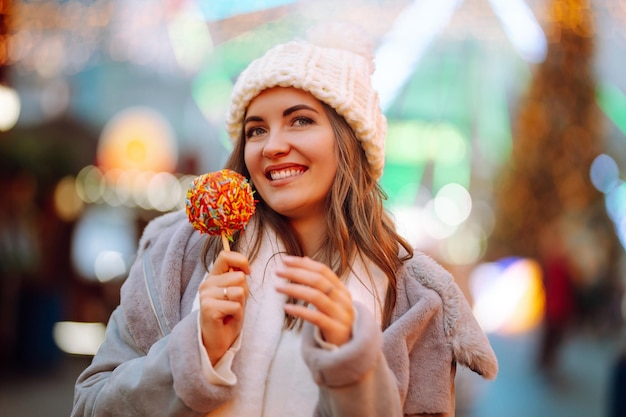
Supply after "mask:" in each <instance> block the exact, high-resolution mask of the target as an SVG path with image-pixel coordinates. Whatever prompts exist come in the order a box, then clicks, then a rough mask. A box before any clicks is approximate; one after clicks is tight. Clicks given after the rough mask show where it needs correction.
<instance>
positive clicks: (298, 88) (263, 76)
mask: <svg viewBox="0 0 626 417" xmlns="http://www.w3.org/2000/svg"><path fill="white" fill-rule="evenodd" d="M372 70H373V66H372V61H371V58H370V57H369V56H364V55H363V54H362V53H355V52H352V51H349V50H344V49H337V48H334V47H324V46H321V45H316V44H313V43H308V42H290V43H287V44H283V45H279V46H277V47H275V48H273V49H271V50H270V51H268V52H267V53H266V54H265V55H264V56H263V57H261V58H259V59H257V60H256V61H254V62H253V63H251V64H250V66H249V67H248V68H247V69H246V70H245V71H244V72H243V73H242V74H241V75H240V77H239V79H238V80H237V83H236V85H235V88H234V90H233V97H232V103H231V108H230V111H229V114H228V119H227V130H228V132H229V134H230V136H231V139H232V140H233V142H234V150H233V152H232V154H231V157H230V159H229V160H228V162H227V164H226V166H227V167H228V168H231V169H233V170H235V171H238V172H240V173H241V174H243V175H244V176H246V177H247V178H248V179H249V180H250V182H251V184H252V185H253V187H254V189H255V191H256V194H255V197H256V199H257V200H258V204H257V209H256V214H255V216H254V217H253V219H252V220H251V222H250V224H249V225H248V227H247V229H246V231H245V232H244V233H241V234H238V235H236V236H235V238H234V242H233V244H232V245H231V247H232V251H229V252H226V251H223V250H221V243H220V240H219V239H218V238H214V237H209V238H205V237H204V236H202V237H201V236H200V235H199V234H198V233H197V232H194V230H193V228H192V227H191V226H190V225H189V223H188V221H187V219H186V216H185V215H184V213H181V212H179V213H172V214H167V215H165V216H162V217H160V218H158V219H156V220H155V221H153V222H152V223H151V224H149V225H148V226H147V228H146V230H145V232H144V235H143V237H142V239H141V242H140V247H139V253H138V258H137V260H136V262H135V264H134V265H133V267H132V268H131V271H130V275H129V277H128V279H127V281H126V282H125V284H124V286H123V288H122V293H121V303H120V307H119V308H118V309H116V311H115V312H114V313H113V314H112V316H111V319H110V322H109V324H108V327H107V335H106V339H105V341H104V343H103V345H102V347H101V349H100V350H99V352H98V353H97V354H96V356H95V357H94V359H93V363H92V364H91V365H90V366H89V367H88V368H87V369H86V370H85V371H84V372H83V373H82V375H81V376H80V377H79V378H78V381H77V384H76V395H75V406H74V410H73V415H75V416H78V415H90V416H91V415H93V416H99V415H120V416H121V415H129V416H130V415H133V416H134V415H150V416H200V415H207V416H272V417H275V416H313V415H314V416H360V417H362V416H385V417H389V416H402V415H407V416H419V415H439V416H452V415H454V375H455V370H456V363H457V362H460V363H461V364H463V365H466V366H469V367H470V368H472V369H473V370H475V371H476V372H478V373H480V374H482V375H484V376H485V377H487V378H494V377H495V375H496V373H497V362H496V359H495V356H494V354H493V351H492V349H491V347H490V346H489V343H488V341H487V339H486V337H485V335H484V333H483V332H482V331H481V330H480V328H479V326H478V325H477V323H476V321H475V320H474V318H473V316H472V313H471V310H470V308H469V306H468V305H467V303H466V301H465V299H464V298H463V295H462V293H461V292H460V291H459V289H458V287H457V286H456V284H455V283H454V280H453V279H452V278H451V276H450V275H449V274H448V273H447V272H445V271H444V270H443V268H441V267H440V266H439V265H437V264H436V263H435V262H434V261H432V260H431V259H430V258H428V257H426V256H425V255H423V254H420V253H417V252H414V251H413V249H412V248H411V247H410V245H409V244H408V243H407V242H406V241H405V240H404V239H403V238H402V237H400V236H399V235H398V234H397V233H396V231H395V230H394V226H393V223H392V221H391V219H390V217H389V216H388V215H387V214H386V213H385V211H384V208H383V199H384V194H383V192H382V190H381V189H380V187H379V185H378V179H379V178H380V176H381V173H382V168H383V161H384V149H383V143H384V137H385V133H386V121H385V118H384V116H383V115H382V113H381V111H380V108H379V104H378V96H377V93H376V92H375V91H374V90H373V89H372V87H371V83H370V75H371V72H372Z"/></svg>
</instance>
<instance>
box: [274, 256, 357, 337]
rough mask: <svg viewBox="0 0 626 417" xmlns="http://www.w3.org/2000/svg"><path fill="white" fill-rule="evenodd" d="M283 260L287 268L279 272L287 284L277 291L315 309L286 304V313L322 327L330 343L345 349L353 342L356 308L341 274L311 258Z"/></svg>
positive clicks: (287, 258)
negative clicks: (348, 343) (348, 342)
mask: <svg viewBox="0 0 626 417" xmlns="http://www.w3.org/2000/svg"><path fill="white" fill-rule="evenodd" d="M283 261H284V268H281V269H279V270H277V272H276V273H277V275H278V276H279V277H281V278H285V279H286V280H287V282H286V283H285V284H283V285H280V286H278V287H277V288H276V290H277V291H278V292H280V293H282V294H285V295H287V296H291V297H294V298H296V299H299V300H302V301H304V302H307V303H309V304H311V305H313V306H314V307H315V309H312V308H307V307H306V306H303V305H296V304H285V312H286V313H287V314H290V315H292V316H294V317H298V318H301V319H303V320H306V321H308V322H310V323H312V324H314V325H316V326H317V327H319V329H320V331H321V332H322V337H323V338H324V340H325V341H326V342H328V343H332V344H334V345H336V346H341V345H343V344H344V343H346V342H347V341H349V340H350V338H351V337H352V324H353V323H354V306H353V304H352V296H351V295H350V292H349V291H348V289H347V288H346V286H345V285H343V283H342V282H341V281H340V280H339V278H338V277H337V275H336V274H335V273H334V272H333V271H332V270H331V269H330V268H329V267H328V266H326V265H324V264H323V263H321V262H317V261H314V260H312V259H310V258H308V257H297V256H285V257H283Z"/></svg>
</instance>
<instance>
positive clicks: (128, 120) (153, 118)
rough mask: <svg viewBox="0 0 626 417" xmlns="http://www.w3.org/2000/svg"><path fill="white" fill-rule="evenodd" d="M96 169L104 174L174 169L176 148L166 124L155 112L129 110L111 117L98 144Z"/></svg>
mask: <svg viewBox="0 0 626 417" xmlns="http://www.w3.org/2000/svg"><path fill="white" fill-rule="evenodd" d="M97 160H98V166H99V167H100V169H101V170H102V171H104V172H106V171H109V170H113V169H121V170H124V171H133V170H136V171H154V172H160V171H166V172H171V171H174V170H175V169H176V165H177V163H178V144H177V142H176V139H175V137H174V132H173V130H172V128H171V126H170V124H169V122H168V121H167V120H166V119H165V118H164V117H163V116H161V115H160V114H159V113H158V112H156V111H155V110H152V109H149V108H147V107H131V108H128V109H126V110H123V111H121V112H120V113H118V114H117V115H116V116H114V117H113V118H112V119H111V120H110V121H109V122H108V123H107V125H106V126H105V128H104V130H103V131H102V135H101V137H100V141H99V143H98V150H97Z"/></svg>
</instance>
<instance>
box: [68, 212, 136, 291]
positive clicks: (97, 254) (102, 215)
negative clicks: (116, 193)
mask: <svg viewBox="0 0 626 417" xmlns="http://www.w3.org/2000/svg"><path fill="white" fill-rule="evenodd" d="M136 245H137V231H136V228H135V224H134V217H133V215H132V214H131V212H130V211H129V210H128V209H126V208H124V207H117V208H115V207H110V206H106V205H99V206H91V207H89V209H88V210H86V211H85V214H84V215H83V217H81V218H80V220H79V221H78V222H77V224H76V228H75V230H74V236H73V238H72V247H71V259H72V263H73V265H74V268H75V269H76V271H77V272H78V273H79V274H80V275H81V276H82V277H84V278H86V279H89V280H108V279H112V278H124V277H125V275H126V273H127V272H128V271H127V270H126V265H129V264H130V260H131V258H132V257H133V256H134V254H135V252H136ZM117 254H119V257H121V259H122V260H123V262H124V271H120V270H119V266H120V263H119V262H118V261H115V262H116V264H115V265H113V266H104V267H103V265H102V262H103V261H109V262H110V261H112V260H113V259H116V258H117V257H118V255H117Z"/></svg>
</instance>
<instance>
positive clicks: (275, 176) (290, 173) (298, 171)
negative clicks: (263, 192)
mask: <svg viewBox="0 0 626 417" xmlns="http://www.w3.org/2000/svg"><path fill="white" fill-rule="evenodd" d="M305 171H306V169H305V168H288V169H277V170H272V171H270V172H269V173H268V174H267V177H268V178H269V179H271V180H272V181H276V180H283V179H285V178H290V177H297V176H298V175H302V174H304V172H305Z"/></svg>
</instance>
